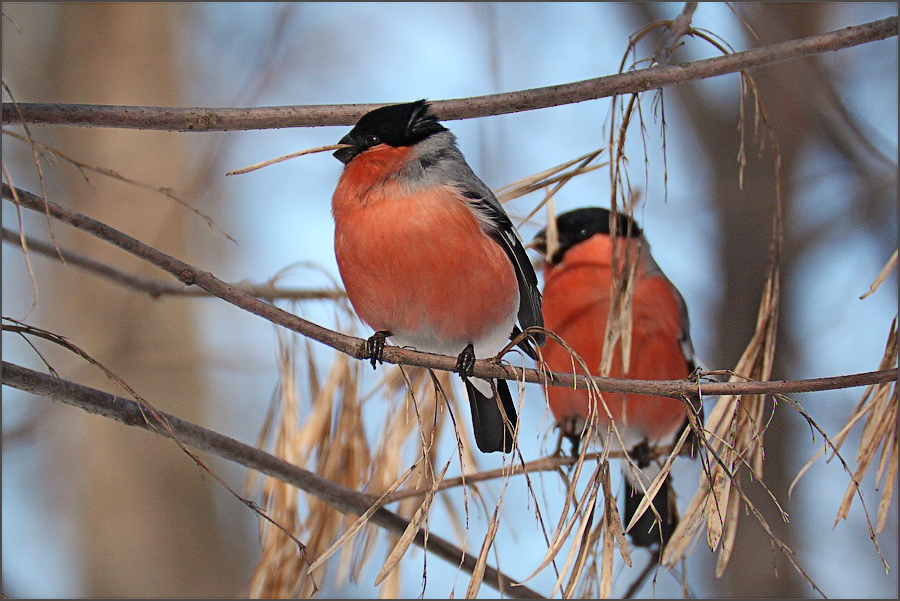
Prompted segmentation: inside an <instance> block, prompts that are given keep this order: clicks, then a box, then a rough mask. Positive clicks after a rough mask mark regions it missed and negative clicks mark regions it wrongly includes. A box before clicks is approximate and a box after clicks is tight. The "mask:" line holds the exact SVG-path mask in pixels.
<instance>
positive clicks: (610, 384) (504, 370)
mask: <svg viewBox="0 0 900 601" xmlns="http://www.w3.org/2000/svg"><path fill="white" fill-rule="evenodd" d="M2 191H3V198H6V199H8V200H10V201H12V202H15V203H17V204H18V205H19V206H21V207H24V208H26V209H29V210H32V211H35V212H38V213H41V214H47V215H50V216H51V217H53V218H55V219H58V220H59V221H62V222H64V223H68V224H69V225H71V226H73V227H76V228H78V229H81V230H83V231H85V232H87V233H89V234H91V235H93V236H95V237H97V238H99V239H101V240H105V241H106V242H109V243H110V244H113V245H114V246H118V247H119V248H121V249H122V250H125V251H127V252H129V253H131V254H133V255H134V256H136V257H139V258H141V259H143V260H145V261H147V262H148V263H151V264H153V265H156V266H157V267H159V268H160V269H162V270H164V271H167V272H169V273H170V274H172V275H173V276H175V277H176V278H178V279H179V280H181V282H182V283H183V284H184V285H185V286H191V285H195V286H198V287H200V288H203V289H204V290H206V291H207V292H209V293H210V294H212V295H214V296H217V297H219V298H221V299H222V300H224V301H226V302H228V303H231V304H232V305H234V306H236V307H239V308H241V309H244V310H245V311H248V312H250V313H253V314H254V315H258V316H260V317H262V318H263V319H266V320H267V321H270V322H271V323H273V324H275V325H280V326H283V327H285V328H288V329H289V330H292V331H294V332H298V333H300V334H302V335H304V336H306V337H308V338H311V339H313V340H315V341H317V342H321V343H322V344H325V345H326V346H329V347H331V348H333V349H335V350H337V351H340V352H342V353H345V354H347V355H349V356H351V357H353V358H355V359H367V358H368V356H367V353H366V350H365V346H366V345H365V341H364V340H362V339H360V338H356V337H354V336H348V335H346V334H340V333H338V332H335V331H333V330H329V329H327V328H324V327H322V326H320V325H318V324H315V323H313V322H311V321H307V320H305V319H302V318H300V317H297V316H296V315H294V314H292V313H288V312H287V311H284V310H283V309H280V308H279V307H276V306H275V305H272V304H270V303H268V302H265V301H263V300H260V299H258V298H256V297H254V296H252V295H250V294H247V293H246V292H243V291H241V290H239V289H238V288H236V287H235V286H234V285H231V284H228V283H226V282H223V281H222V280H220V279H218V278H216V277H215V276H214V275H212V274H211V273H209V272H206V271H202V270H200V269H197V268H196V267H193V266H191V265H188V264H187V263H184V262H183V261H179V260H178V259H176V258H174V257H171V256H169V255H167V254H165V253H163V252H161V251H159V250H156V249H155V248H153V247H152V246H149V245H147V244H144V243H143V242H141V241H139V240H137V239H135V238H132V237H131V236H128V235H127V234H124V233H122V232H120V231H118V230H116V229H114V228H112V227H110V226H108V225H106V224H104V223H101V222H99V221H97V220H95V219H92V218H90V217H87V216H85V215H82V214H80V213H77V212H75V211H72V210H70V209H66V208H65V207H63V206H61V205H59V204H57V203H55V202H53V201H50V200H45V199H43V198H40V197H39V196H36V195H34V194H31V193H30V192H26V191H25V190H21V189H18V188H11V187H10V186H9V185H7V184H5V183H4V184H3V187H2ZM382 358H383V361H384V362H385V363H396V364H403V365H411V366H419V367H427V368H431V369H438V370H441V371H455V370H456V362H457V358H456V357H447V356H442V355H434V354H431V353H422V352H418V351H413V350H409V349H405V348H400V347H396V346H386V347H385V348H384V352H383V354H382ZM897 371H898V370H897V368H893V369H886V370H881V371H874V372H867V373H861V374H853V375H848V376H834V377H828V378H816V379H811V380H797V381H769V382H698V381H690V380H627V379H618V378H603V377H600V376H595V377H593V378H588V377H587V376H584V375H575V374H571V373H558V372H554V373H549V372H544V371H541V370H536V369H525V368H516V367H513V366H511V365H503V364H497V363H493V362H491V361H489V360H483V359H482V360H479V361H476V362H475V368H474V373H473V375H475V376H479V377H483V378H502V379H506V380H522V381H525V382H532V383H537V384H542V385H545V386H567V387H569V388H571V387H573V386H574V387H581V388H585V389H586V388H587V387H588V381H589V380H590V379H593V381H594V384H595V385H596V387H597V389H598V390H600V392H620V393H636V394H650V395H655V396H667V397H672V398H681V397H683V396H686V395H694V394H699V395H700V396H701V397H703V396H718V395H736V394H775V393H779V394H789V393H797V392H814V391H821V390H835V389H839V388H852V387H856V386H868V385H871V384H877V383H880V382H891V381H896V380H897Z"/></svg>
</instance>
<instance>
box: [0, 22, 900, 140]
mask: <svg viewBox="0 0 900 601" xmlns="http://www.w3.org/2000/svg"><path fill="white" fill-rule="evenodd" d="M896 35H897V17H890V18H887V19H882V20H880V21H873V22H870V23H865V24H862V25H854V26H851V27H845V28H843V29H840V30H837V31H830V32H827V33H821V34H817V35H812V36H809V37H805V38H801V39H798V40H789V41H786V42H779V43H777V44H772V45H770V46H765V47H762V48H754V49H751V50H745V51H743V52H737V53H734V54H731V55H728V56H720V57H715V58H710V59H705V60H700V61H695V62H691V63H685V64H682V65H669V66H659V67H651V68H648V69H640V70H636V71H629V72H627V73H621V74H617V75H609V76H605V77H598V78H595V79H588V80H584V81H578V82H573V83H568V84H562V85H557V86H549V87H544V88H535V89H531V90H519V91H515V92H506V93H502V94H491V95H487V96H476V97H471V98H457V99H452V100H437V101H434V102H433V106H434V110H435V113H436V114H437V115H439V116H440V117H441V118H442V119H444V120H455V119H471V118H474V117H484V116H488V115H504V114H508V113H516V112H520V111H528V110H534V109H540V108H547V107H551V106H560V105H564V104H572V103H576V102H584V101H586V100H596V99H598V98H606V97H609V96H614V95H617V94H629V93H634V92H644V91H646V90H652V89H655V88H663V87H666V86H672V85H677V84H681V83H686V82H689V81H696V80H699V79H706V78H709V77H716V76H719V75H725V74H727V73H735V72H738V71H743V70H747V69H751V68H753V67H761V66H766V65H772V64H775V63H780V62H783V61H788V60H793V59H798V58H802V57H805V56H810V55H814V54H821V53H824V52H831V51H834V50H840V49H842V48H850V47H852V46H857V45H859V44H865V43H868V42H874V41H878V40H883V39H886V38H889V37H894V36H896ZM404 100H409V99H404ZM379 106H381V105H380V104H334V105H307V106H277V107H259V108H235V109H232V108H179V107H150V106H109V105H88V104H38V103H19V104H18V105H16V106H13V105H12V104H11V103H6V102H4V103H3V123H4V124H22V123H28V124H31V123H33V124H46V125H78V126H93V127H116V128H127V129H155V130H166V131H186V132H187V131H191V132H207V131H226V130H248V129H278V128H283V127H317V126H322V125H353V124H354V123H356V121H357V120H358V119H359V118H360V117H361V116H362V115H364V114H365V113H367V112H369V111H370V110H372V109H375V108H378V107H379Z"/></svg>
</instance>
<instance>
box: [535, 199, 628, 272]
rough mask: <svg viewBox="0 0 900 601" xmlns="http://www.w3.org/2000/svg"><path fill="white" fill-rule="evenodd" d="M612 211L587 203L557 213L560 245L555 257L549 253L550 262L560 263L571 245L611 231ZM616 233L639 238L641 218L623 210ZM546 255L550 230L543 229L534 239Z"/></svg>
mask: <svg viewBox="0 0 900 601" xmlns="http://www.w3.org/2000/svg"><path fill="white" fill-rule="evenodd" d="M610 215H612V213H611V212H610V211H609V210H608V209H602V208H600V207H587V208H583V209H575V210H573V211H568V212H566V213H563V214H561V215H558V216H557V217H556V227H557V230H558V232H559V246H558V247H557V249H556V252H554V253H553V256H552V257H547V262H548V263H549V264H550V265H557V264H558V263H559V262H560V261H562V259H563V255H565V254H566V251H568V250H569V249H570V248H572V247H573V246H575V245H576V244H578V243H579V242H584V241H585V240H587V239H588V238H591V237H592V236H595V235H597V234H605V235H607V236H608V235H609V234H610V228H611V226H612V223H611V222H610ZM616 235H617V236H623V237H630V238H637V237H639V236H640V235H641V228H640V227H638V224H637V222H636V221H635V220H634V219H632V218H631V217H629V216H628V215H623V214H622V213H617V214H616ZM532 245H533V246H534V248H535V249H537V250H538V251H539V252H540V253H541V254H542V255H546V254H547V232H546V230H541V231H540V232H538V233H537V235H536V236H535V237H534V242H533V243H532Z"/></svg>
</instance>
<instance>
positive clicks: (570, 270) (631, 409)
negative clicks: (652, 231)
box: [532, 207, 695, 547]
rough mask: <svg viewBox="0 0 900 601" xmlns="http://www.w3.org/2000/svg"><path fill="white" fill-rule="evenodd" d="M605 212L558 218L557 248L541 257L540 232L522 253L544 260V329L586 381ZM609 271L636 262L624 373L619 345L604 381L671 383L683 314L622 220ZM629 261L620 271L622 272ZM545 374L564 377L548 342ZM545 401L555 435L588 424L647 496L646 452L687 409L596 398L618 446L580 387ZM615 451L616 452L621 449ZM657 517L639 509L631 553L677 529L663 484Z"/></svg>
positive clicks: (605, 278)
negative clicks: (581, 364) (623, 457)
mask: <svg viewBox="0 0 900 601" xmlns="http://www.w3.org/2000/svg"><path fill="white" fill-rule="evenodd" d="M612 219H613V217H612V214H611V213H610V211H608V210H606V209H602V208H593V207H592V208H582V209H576V210H574V211H569V212H567V213H563V214H561V215H559V216H558V217H557V219H556V222H557V226H558V232H559V236H558V238H559V240H558V242H559V245H558V248H557V249H556V250H555V251H554V252H553V253H552V255H550V256H547V241H546V230H542V231H541V232H539V233H538V234H537V236H536V237H535V240H534V242H533V243H532V245H533V246H534V247H535V248H536V249H537V250H538V251H539V252H541V253H542V254H543V255H544V261H545V262H544V265H545V266H544V288H543V312H544V320H545V324H546V325H545V327H546V329H547V330H548V331H551V332H554V333H556V334H557V335H558V336H560V337H561V338H562V339H563V340H565V341H566V343H567V344H568V345H569V346H571V347H572V349H573V350H574V351H575V352H576V353H578V354H579V355H580V356H581V357H582V358H583V359H584V361H585V364H586V365H587V366H588V368H589V369H590V371H591V374H592V375H599V369H600V364H601V360H602V358H603V341H604V333H605V330H606V322H607V318H608V315H609V312H610V303H611V300H610V299H611V294H612V288H611V285H612V278H613V277H614V274H613V243H612V240H611V237H610V229H611V227H612V225H613V221H612ZM615 219H616V221H615V225H616V234H617V238H616V245H617V266H618V269H619V270H621V269H622V268H623V266H626V265H632V264H635V263H636V270H635V272H634V278H635V279H634V288H633V297H632V326H631V327H632V332H631V353H630V361H629V363H630V364H629V367H628V371H627V372H623V361H622V353H621V344H617V345H616V347H615V350H614V351H613V353H614V355H613V359H612V364H611V370H610V372H609V374H608V375H609V377H613V378H630V379H637V380H677V379H683V378H687V377H688V376H689V375H690V374H691V373H692V372H693V371H694V368H695V365H694V352H693V347H692V344H691V339H690V335H689V324H688V314H687V307H686V306H685V303H684V299H683V298H682V296H681V294H680V293H679V292H678V290H677V289H676V288H675V286H673V285H672V283H671V282H670V281H669V279H668V278H667V277H666V276H665V274H663V272H662V270H661V269H660V268H659V265H657V263H656V261H654V260H653V257H652V256H651V255H650V246H649V244H648V243H647V240H646V239H645V237H644V235H643V234H642V232H641V230H640V228H639V227H638V225H637V223H636V222H635V221H634V220H633V219H632V218H630V217H628V216H626V215H623V214H618V215H616V217H615ZM629 261H630V263H629ZM541 354H542V359H543V361H544V362H545V364H546V366H547V367H548V368H549V369H550V370H552V371H556V372H570V373H571V372H572V368H573V365H577V364H575V363H573V361H572V358H571V356H570V355H569V353H568V351H566V350H565V349H564V348H563V347H562V346H561V345H559V344H558V343H556V342H554V341H551V342H550V343H548V344H547V345H546V346H545V347H544V348H543V349H542V352H541ZM546 391H547V401H548V404H549V405H550V409H551V411H552V412H553V416H554V417H555V419H556V422H557V424H558V425H559V427H560V428H561V429H562V432H563V434H564V435H565V436H566V437H568V438H569V439H570V440H572V441H573V446H574V448H577V445H578V443H579V442H580V436H581V433H582V432H583V430H584V426H585V424H586V420H588V419H589V417H590V416H591V415H593V416H594V417H595V418H596V421H595V422H594V423H595V428H594V431H595V432H597V434H598V436H599V438H600V441H601V443H602V444H605V445H609V447H610V449H614V450H624V451H626V452H628V453H629V455H630V457H631V458H632V460H633V462H634V463H635V464H636V465H637V467H639V468H640V469H641V472H642V475H641V479H642V480H643V483H644V487H645V488H648V487H649V486H650V483H651V482H652V481H653V479H654V478H655V477H656V476H657V475H658V474H659V472H660V465H661V464H660V462H659V461H658V460H657V459H656V458H654V457H652V456H651V453H650V450H651V449H652V447H654V446H656V445H665V444H672V443H673V442H675V441H676V440H677V439H678V436H680V435H681V433H682V432H683V429H684V428H686V427H689V425H688V422H687V409H686V407H685V405H684V404H683V403H682V402H681V401H680V400H678V399H672V398H668V397H658V396H647V395H640V394H613V393H603V395H602V396H603V400H604V401H605V403H606V406H607V407H608V409H609V413H610V415H611V416H612V419H613V421H614V423H615V426H616V428H617V429H618V433H619V435H620V436H621V443H620V441H619V438H618V437H617V436H616V435H615V433H614V432H613V431H612V429H611V427H610V423H609V418H608V416H607V413H606V411H605V410H604V409H603V407H602V406H601V405H600V403H599V401H597V400H596V399H597V397H596V396H595V397H594V401H593V402H591V401H590V400H589V395H588V392H587V390H585V389H584V388H579V389H577V390H576V389H573V388H571V387H557V386H548V387H547V389H546ZM622 445H624V449H623V447H622ZM624 472H625V478H624V480H625V489H626V490H625V508H624V511H623V518H624V524H623V525H626V526H627V524H628V523H629V522H630V521H631V518H632V517H633V516H634V513H635V510H636V509H637V507H638V504H639V503H640V501H641V500H642V499H643V491H642V489H641V487H640V485H638V483H637V481H636V477H637V476H638V474H635V473H633V472H632V470H630V469H628V468H627V466H626V467H625V469H624ZM653 505H654V507H655V508H656V510H657V512H658V513H659V515H660V517H661V518H662V520H661V524H662V528H661V530H660V528H659V527H658V525H657V519H656V516H655V515H654V513H653V511H652V510H651V509H650V508H648V509H647V510H646V512H645V513H644V514H643V515H642V516H641V518H640V519H639V521H638V522H637V523H636V524H635V525H634V527H633V528H632V529H631V530H630V531H629V535H630V536H631V539H632V542H633V543H634V544H635V545H639V546H645V547H649V546H652V545H654V544H655V543H661V544H662V545H664V544H665V542H666V541H667V540H668V539H669V537H670V535H671V534H672V532H673V531H674V529H675V526H676V525H677V519H678V518H677V510H676V507H675V499H674V492H673V490H672V487H671V483H670V482H669V480H668V478H667V479H666V482H665V484H664V485H663V486H662V488H661V489H660V490H659V492H658V494H657V495H656V497H655V498H654V500H653Z"/></svg>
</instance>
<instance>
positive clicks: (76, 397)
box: [3, 361, 542, 598]
mask: <svg viewBox="0 0 900 601" xmlns="http://www.w3.org/2000/svg"><path fill="white" fill-rule="evenodd" d="M3 384H4V385H5V386H12V387H13V388H18V389H19V390H23V391H25V392H29V393H31V394H35V395H38V396H44V397H49V398H52V399H54V400H56V401H61V402H63V403H66V404H68V405H72V406H74V407H79V408H81V409H83V410H85V411H87V412H89V413H94V414H97V415H102V416H104V417H108V418H110V419H114V420H116V421H119V422H122V423H123V424H125V425H127V426H137V427H139V428H144V429H146V430H150V431H151V432H156V433H157V434H159V435H160V436H164V437H173V438H176V439H177V440H178V441H179V442H180V443H182V444H184V445H187V446H190V447H193V448H195V449H198V450H200V451H205V452H207V453H211V454H214V455H217V456H219V457H222V458H224V459H228V460H230V461H234V462H235V463H239V464H240V465H243V466H245V467H247V468H250V469H253V470H257V471H259V472H261V473H263V474H266V475H268V476H272V477H274V478H278V479H279V480H282V481H284V482H287V483H288V484H291V485H293V486H296V487H297V488H299V489H300V490H302V491H304V492H306V493H308V494H310V495H313V496H315V497H317V498H319V499H322V500H323V501H325V502H327V503H328V504H329V505H331V506H332V507H334V508H335V509H338V510H339V511H342V512H344V513H353V514H356V515H362V514H363V513H365V512H366V511H367V510H368V509H369V508H370V507H371V506H372V505H373V504H374V503H376V502H377V500H378V499H377V497H373V496H371V495H366V494H363V493H360V492H357V491H354V490H350V489H347V488H344V487H343V486H340V485H337V484H335V483H333V482H331V481H330V480H326V479H325V478H322V477H320V476H318V475H317V474H314V473H312V472H310V471H307V470H305V469H302V468H299V467H297V466H295V465H291V464H290V463H288V462H286V461H284V460H282V459H279V458H278V457H275V456H273V455H270V454H269V453H266V452H264V451H261V450H259V449H257V448H255V447H252V446H250V445H247V444H244V443H242V442H239V441H237V440H234V439H233V438H229V437H227V436H223V435H222V434H219V433H217V432H213V431H212V430H207V429H206V428H203V427H201V426H198V425H196V424H193V423H191V422H188V421H185V420H182V419H179V418H177V417H175V416H174V415H169V414H166V413H163V412H161V411H159V412H156V413H153V414H151V413H147V412H144V411H142V410H141V407H140V406H139V405H138V403H136V402H134V401H131V400H128V399H123V398H121V397H117V396H114V395H112V394H109V393H106V392H103V391H100V390H96V389H93V388H88V387H87V386H82V385H80V384H75V383H73V382H69V381H66V380H62V379H60V378H55V377H52V376H48V375H45V374H41V373H39V372H36V371H33V370H30V369H27V368H24V367H21V366H18V365H15V364H13V363H8V362H6V361H4V362H3ZM164 424H165V425H167V426H168V428H164V427H163V425H164ZM370 523H373V524H377V525H378V526H380V527H382V528H385V529H387V530H390V531H391V532H393V533H395V534H398V535H400V534H402V533H403V532H404V531H405V530H406V528H407V526H408V525H409V523H408V522H407V520H405V519H403V518H401V517H400V516H398V515H397V514H395V513H393V512H391V511H388V510H386V509H384V508H379V509H377V510H376V511H375V512H374V513H373V514H372V517H371V518H370ZM414 543H415V544H416V545H418V546H420V547H423V546H424V545H425V533H424V532H423V531H420V532H419V533H418V534H417V535H416V537H415V539H414ZM428 550H429V551H430V552H432V553H434V554H435V555H436V556H438V557H441V558H443V559H445V560H447V561H449V562H450V563H451V564H456V565H460V566H461V567H462V569H464V570H466V571H467V572H469V573H471V572H472V571H473V570H474V568H475V562H476V558H475V557H473V556H472V555H470V554H469V553H463V552H462V551H461V550H460V549H458V548H457V547H456V546H454V545H453V544H451V543H450V542H448V541H447V540H445V539H443V538H441V537H439V536H436V535H435V534H433V533H429V534H428ZM485 582H487V583H488V584H491V585H493V584H495V583H498V582H499V583H501V584H502V586H503V587H505V588H504V590H507V591H509V592H512V593H514V594H515V595H516V596H518V597H522V598H542V596H541V595H540V594H538V593H537V592H535V591H533V590H531V589H529V588H528V587H525V586H521V585H518V584H516V583H515V582H513V580H512V579H510V578H509V577H508V576H506V575H504V574H502V573H501V572H498V571H497V570H495V569H494V568H491V567H486V568H485Z"/></svg>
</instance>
